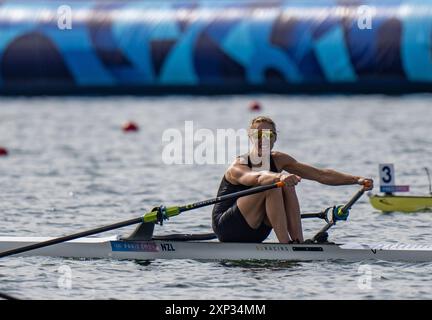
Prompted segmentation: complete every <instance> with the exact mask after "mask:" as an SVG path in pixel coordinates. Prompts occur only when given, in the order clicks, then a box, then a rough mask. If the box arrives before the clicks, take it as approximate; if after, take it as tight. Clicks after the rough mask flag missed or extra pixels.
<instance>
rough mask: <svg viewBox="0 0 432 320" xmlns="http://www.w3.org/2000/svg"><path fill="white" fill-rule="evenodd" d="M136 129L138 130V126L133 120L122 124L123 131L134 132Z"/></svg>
mask: <svg viewBox="0 0 432 320" xmlns="http://www.w3.org/2000/svg"><path fill="white" fill-rule="evenodd" d="M138 130H139V127H138V125H137V124H136V123H135V122H132V121H128V122H126V123H125V124H123V131H124V132H136V131H138Z"/></svg>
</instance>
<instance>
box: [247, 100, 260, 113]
mask: <svg viewBox="0 0 432 320" xmlns="http://www.w3.org/2000/svg"><path fill="white" fill-rule="evenodd" d="M261 109H262V107H261V104H260V103H259V102H258V101H252V102H251V103H250V104H249V110H250V111H261Z"/></svg>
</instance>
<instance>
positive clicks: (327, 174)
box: [281, 154, 373, 186]
mask: <svg viewBox="0 0 432 320" xmlns="http://www.w3.org/2000/svg"><path fill="white" fill-rule="evenodd" d="M281 158H282V161H283V162H282V163H283V169H284V170H286V171H288V172H290V173H294V174H296V175H299V176H300V177H302V178H304V179H308V180H314V181H317V182H319V183H322V184H327V185H332V186H337V185H347V184H365V183H366V181H367V182H368V183H369V184H372V183H373V181H372V180H371V179H366V178H363V177H360V176H354V175H350V174H346V173H342V172H339V171H335V170H332V169H321V168H316V167H314V166H311V165H309V164H306V163H301V162H298V161H296V160H295V159H294V158H292V157H291V156H289V155H286V154H282V155H281Z"/></svg>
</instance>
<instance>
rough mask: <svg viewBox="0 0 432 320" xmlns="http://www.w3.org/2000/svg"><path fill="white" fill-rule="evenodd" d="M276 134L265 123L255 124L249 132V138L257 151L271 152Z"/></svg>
mask: <svg viewBox="0 0 432 320" xmlns="http://www.w3.org/2000/svg"><path fill="white" fill-rule="evenodd" d="M276 137H277V135H276V132H275V130H274V128H273V126H272V125H271V124H270V123H267V122H259V123H255V124H254V125H253V126H252V127H251V128H250V130H249V138H250V139H251V141H252V143H253V145H254V146H255V147H256V148H257V149H258V151H260V152H261V151H263V150H264V151H265V149H269V150H272V149H273V146H274V144H275V142H276Z"/></svg>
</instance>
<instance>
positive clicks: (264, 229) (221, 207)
mask: <svg viewBox="0 0 432 320" xmlns="http://www.w3.org/2000/svg"><path fill="white" fill-rule="evenodd" d="M248 166H249V168H252V163H251V161H250V158H249V157H248ZM270 171H272V172H278V171H277V168H276V165H275V163H274V161H273V157H271V156H270ZM249 188H252V187H250V186H245V185H241V184H238V185H235V184H232V183H230V182H229V181H228V180H227V179H226V178H225V175H224V177H223V178H222V181H221V183H220V186H219V190H218V193H217V195H218V196H222V195H225V194H229V193H233V192H238V191H242V190H246V189H249ZM212 226H213V231H214V232H215V233H216V235H217V237H218V239H219V240H220V241H222V242H257V243H259V242H262V241H264V240H265V239H266V238H267V237H268V235H269V234H270V232H271V230H272V228H271V227H269V226H267V225H266V224H265V223H264V222H262V223H261V225H260V226H259V227H258V228H257V229H253V228H252V227H250V226H249V224H248V223H247V221H246V220H245V218H244V217H243V215H242V213H241V212H240V209H239V208H238V207H237V199H233V200H227V201H223V202H220V203H217V204H215V206H214V208H213V214H212Z"/></svg>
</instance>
